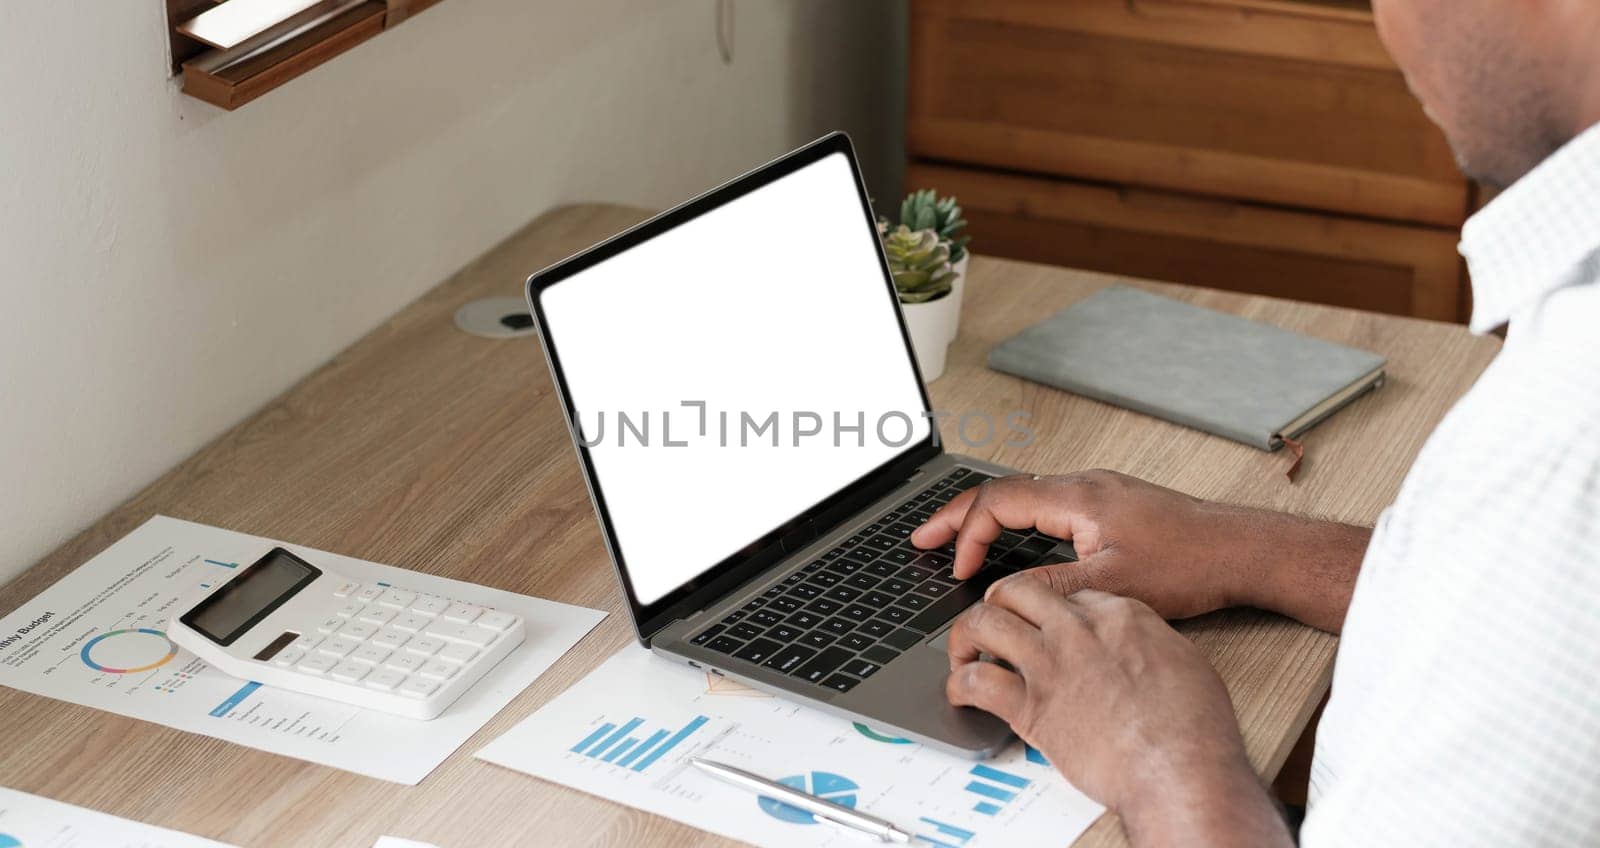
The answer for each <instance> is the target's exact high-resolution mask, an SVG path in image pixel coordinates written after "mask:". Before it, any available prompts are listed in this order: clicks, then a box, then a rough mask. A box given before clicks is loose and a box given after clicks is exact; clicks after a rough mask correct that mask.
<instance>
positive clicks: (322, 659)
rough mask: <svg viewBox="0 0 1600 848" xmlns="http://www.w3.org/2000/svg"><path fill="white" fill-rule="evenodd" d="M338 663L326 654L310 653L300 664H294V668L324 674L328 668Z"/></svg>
mask: <svg viewBox="0 0 1600 848" xmlns="http://www.w3.org/2000/svg"><path fill="white" fill-rule="evenodd" d="M338 664H339V661H338V660H336V659H334V658H333V657H330V656H328V655H327V654H312V655H311V656H309V657H306V658H305V659H303V660H301V661H300V664H299V665H297V666H295V670H296V671H303V672H305V673H306V674H326V673H327V672H328V669H330V668H333V667H334V666H336V665H338Z"/></svg>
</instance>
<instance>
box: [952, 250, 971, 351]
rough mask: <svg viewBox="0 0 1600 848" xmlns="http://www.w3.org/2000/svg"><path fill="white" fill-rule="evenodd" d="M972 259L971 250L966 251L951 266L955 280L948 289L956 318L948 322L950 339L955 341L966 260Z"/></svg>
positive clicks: (965, 284)
mask: <svg viewBox="0 0 1600 848" xmlns="http://www.w3.org/2000/svg"><path fill="white" fill-rule="evenodd" d="M971 259H972V251H970V250H969V251H967V252H966V253H965V254H964V255H963V256H962V257H961V261H960V262H957V263H956V264H955V265H954V266H953V267H954V268H955V270H956V281H955V284H954V285H953V286H952V287H951V290H950V299H951V300H954V301H955V311H956V318H955V320H954V321H951V322H950V340H951V341H955V338H956V334H957V333H959V332H960V331H961V294H962V292H964V291H966V288H967V262H968V261H970V260H971Z"/></svg>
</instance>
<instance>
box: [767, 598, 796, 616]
mask: <svg viewBox="0 0 1600 848" xmlns="http://www.w3.org/2000/svg"><path fill="white" fill-rule="evenodd" d="M799 608H800V601H798V600H796V599H794V598H791V597H789V596H788V595H784V596H783V597H781V598H773V599H772V600H771V601H770V602H768V603H767V609H771V610H777V611H778V612H786V613H787V612H794V611H795V610H797V609H799Z"/></svg>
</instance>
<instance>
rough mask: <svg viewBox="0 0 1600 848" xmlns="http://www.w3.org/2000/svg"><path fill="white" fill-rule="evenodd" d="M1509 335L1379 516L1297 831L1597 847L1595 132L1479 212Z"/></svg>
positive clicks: (1480, 326)
mask: <svg viewBox="0 0 1600 848" xmlns="http://www.w3.org/2000/svg"><path fill="white" fill-rule="evenodd" d="M1461 251H1462V254H1463V255H1465V256H1466V257H1467V260H1468V262H1469V263H1470V266H1471V269H1472V275H1473V294H1474V301H1475V307H1474V311H1473V316H1472V330H1473V331H1474V332H1478V333H1483V332H1487V331H1489V330H1491V329H1493V328H1495V327H1497V326H1499V325H1500V324H1503V323H1506V322H1507V321H1509V322H1510V330H1509V334H1508V336H1507V339H1506V344H1505V348H1504V349H1503V350H1502V351H1501V353H1500V355H1499V357H1498V358H1497V359H1496V360H1495V362H1494V363H1493V364H1492V365H1490V367H1489V369H1488V370H1487V371H1485V372H1484V374H1483V376H1482V377H1481V378H1480V379H1479V380H1478V383H1477V385H1475V386H1473V388H1472V390H1471V391H1470V392H1468V393H1467V395H1466V397H1464V398H1462V400H1461V402H1460V403H1458V404H1457V405H1456V407H1455V409H1453V410H1452V411H1451V412H1450V414H1449V415H1448V416H1447V417H1446V418H1445V420H1444V421H1443V423H1441V424H1440V425H1439V428H1438V430H1436V431H1435V432H1434V433H1433V435H1432V437H1431V438H1430V439H1429V440H1428V443H1427V444H1426V445H1425V446H1424V447H1423V450H1422V453H1421V455H1420V456H1418V457H1417V461H1416V464H1415V465H1414V466H1412V468H1411V471H1410V474H1409V475H1408V476H1407V478H1406V481H1405V485H1404V486H1403V487H1402V488H1401V490H1400V496H1399V498H1398V499H1397V500H1396V501H1395V503H1394V504H1393V505H1392V506H1391V507H1390V508H1389V509H1388V510H1387V511H1386V512H1384V514H1383V516H1382V517H1381V518H1380V519H1379V522H1378V527H1377V531H1376V533H1374V535H1373V538H1372V546H1371V548H1369V549H1368V551H1367V556H1366V561H1365V563H1364V564H1363V565H1362V567H1361V577H1360V580H1359V581H1358V582H1357V585H1356V590H1355V598H1354V600H1353V601H1352V602H1351V604H1350V614H1349V617H1348V618H1347V619H1346V620H1345V626H1344V638H1343V642H1342V643H1341V644H1340V646H1339V659H1338V664H1337V665H1336V666H1335V668H1334V677H1333V696H1332V699H1331V700H1330V702H1329V704H1328V709H1327V712H1326V714H1325V715H1324V716H1323V719H1322V725H1321V728H1320V730H1319V731H1318V733H1317V750H1316V759H1315V762H1314V764H1313V766H1312V771H1311V806H1310V812H1309V814H1308V816H1307V819H1306V822H1305V826H1304V828H1303V829H1302V832H1301V839H1302V844H1303V845H1306V846H1310V848H1322V846H1329V845H1340V846H1343V845H1360V846H1366V845H1449V846H1466V845H1494V846H1501V845H1600V127H1596V128H1595V129H1591V130H1590V131H1588V132H1587V133H1585V134H1584V135H1582V136H1580V137H1578V138H1577V139H1576V140H1574V141H1573V142H1571V143H1570V144H1568V145H1567V146H1566V147H1565V148H1563V149H1562V150H1561V151H1560V152H1559V153H1557V154H1555V155H1554V156H1552V157H1551V158H1550V159H1549V160H1547V161H1546V162H1545V163H1544V164H1542V165H1540V166H1539V168H1538V169H1536V170H1535V171H1533V172H1532V173H1530V174H1529V175H1528V176H1527V177H1525V178H1523V179H1522V180H1521V181H1520V182H1519V183H1517V184H1516V185H1515V186H1513V187H1512V188H1511V189H1510V190H1509V191H1507V192H1506V193H1505V194H1503V195H1501V196H1500V197H1499V198H1498V199H1496V200H1495V201H1494V203H1492V204H1491V205H1490V206H1488V207H1487V208H1485V209H1484V210H1483V211H1482V212H1481V213H1479V214H1478V215H1477V216H1475V217H1474V218H1473V219H1472V220H1471V221H1469V222H1467V226H1466V229H1465V231H1464V233H1463V238H1462V243H1461Z"/></svg>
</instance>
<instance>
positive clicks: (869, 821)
mask: <svg viewBox="0 0 1600 848" xmlns="http://www.w3.org/2000/svg"><path fill="white" fill-rule="evenodd" d="M689 765H692V766H694V767H695V768H697V769H700V770H701V771H703V772H705V773H706V774H709V775H711V776H712V777H715V778H716V779H718V780H720V781H722V782H724V783H729V784H732V785H734V786H737V787H739V788H741V789H748V790H750V791H751V792H754V793H756V794H757V795H765V796H767V797H769V798H772V799H774V800H777V801H781V802H782V803H785V804H788V805H789V806H791V807H794V808H796V809H800V810H805V811H806V812H808V813H810V814H811V815H813V816H816V817H817V818H819V819H825V820H827V821H829V822H831V823H833V824H836V825H840V826H842V827H846V828H849V829H851V830H856V831H860V832H862V833H865V834H867V835H869V836H873V837H876V838H877V840H878V841H879V842H898V843H902V844H903V843H908V842H910V841H911V834H909V833H907V832H905V831H903V830H901V829H900V828H898V827H895V826H894V823H893V822H889V821H885V820H883V819H880V818H878V817H877V816H869V815H867V814H866V813H860V812H856V811H855V810H852V809H850V808H849V807H846V806H844V805H842V804H835V803H833V802H832V801H825V800H823V799H821V798H818V797H817V796H815V795H812V794H810V793H808V792H803V791H801V790H799V789H795V788H794V787H792V786H785V785H783V784H781V783H779V782H777V781H776V780H768V779H766V778H764V777H762V776H761V775H759V774H751V773H750V772H747V771H745V770H744V769H741V768H734V767H733V766H730V765H725V764H723V763H714V762H712V761H710V760H705V759H701V758H700V757H690V758H689Z"/></svg>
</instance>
